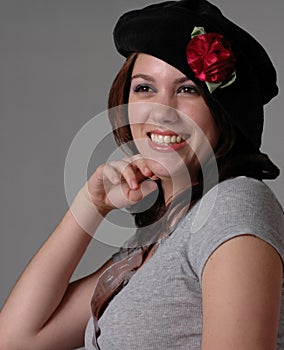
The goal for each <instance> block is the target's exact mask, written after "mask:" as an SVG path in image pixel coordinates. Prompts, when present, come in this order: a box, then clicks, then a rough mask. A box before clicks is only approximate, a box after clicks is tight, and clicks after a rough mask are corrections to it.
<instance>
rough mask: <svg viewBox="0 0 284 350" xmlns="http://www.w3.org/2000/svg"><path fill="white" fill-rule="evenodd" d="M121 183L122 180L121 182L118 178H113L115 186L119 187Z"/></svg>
mask: <svg viewBox="0 0 284 350" xmlns="http://www.w3.org/2000/svg"><path fill="white" fill-rule="evenodd" d="M119 181H120V180H119V178H118V177H113V178H112V182H113V184H114V185H118V184H119Z"/></svg>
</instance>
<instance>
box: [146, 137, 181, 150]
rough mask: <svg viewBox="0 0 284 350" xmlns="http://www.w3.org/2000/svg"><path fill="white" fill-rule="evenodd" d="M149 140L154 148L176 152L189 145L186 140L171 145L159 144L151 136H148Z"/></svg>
mask: <svg viewBox="0 0 284 350" xmlns="http://www.w3.org/2000/svg"><path fill="white" fill-rule="evenodd" d="M148 142H149V145H150V147H151V148H152V149H154V150H156V151H160V152H176V151H179V150H180V149H182V148H184V147H186V145H187V143H186V141H182V142H180V143H174V144H169V145H159V144H158V143H155V142H153V141H152V140H151V139H150V138H148Z"/></svg>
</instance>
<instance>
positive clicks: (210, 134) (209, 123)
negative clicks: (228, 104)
mask: <svg viewBox="0 0 284 350" xmlns="http://www.w3.org/2000/svg"><path fill="white" fill-rule="evenodd" d="M191 120H192V121H193V123H194V124H196V128H197V134H198V135H199V138H206V139H207V140H208V141H209V143H210V144H211V146H212V148H214V147H215V146H216V144H217V142H218V140H219V130H218V128H217V125H216V123H215V120H214V118H213V117H212V115H211V112H210V110H209V108H208V107H207V105H204V106H203V105H201V106H198V107H196V108H195V109H194V112H193V113H192V117H191Z"/></svg>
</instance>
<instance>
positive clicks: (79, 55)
mask: <svg viewBox="0 0 284 350" xmlns="http://www.w3.org/2000/svg"><path fill="white" fill-rule="evenodd" d="M212 1H213V0H212ZM149 2H155V1H153V0H152V1H146V0H113V1H111V0H99V1H95V0H80V1H79V0H1V1H0V99H1V103H0V116H1V128H0V135H1V136H0V162H1V163H0V165H1V172H0V178H1V236H0V306H1V305H2V304H3V302H4V300H5V299H6V297H7V295H8V293H9V290H10V289H11V287H12V285H13V284H14V283H15V282H16V280H17V278H18V277H19V275H20V273H21V272H22V271H23V268H24V267H25V265H26V264H27V263H28V262H29V260H30V259H31V257H32V256H33V255H34V254H35V252H36V251H37V249H38V248H39V247H40V245H41V244H42V243H43V242H44V241H45V240H46V239H47V237H48V236H49V235H50V233H51V232H52V231H53V230H54V228H55V227H56V225H57V224H58V223H59V221H60V219H61V217H62V216H63V215H64V213H65V211H66V210H67V208H68V204H67V201H66V197H65V191H64V164H65V159H66V155H67V152H68V149H69V146H70V144H71V142H72V140H73V138H74V136H75V135H76V133H77V132H78V131H79V130H80V128H81V127H82V126H84V124H85V123H86V122H88V121H89V120H90V119H91V118H92V117H93V116H94V115H96V114H98V113H100V112H102V111H104V110H105V109H106V101H107V91H108V89H109V87H110V84H111V82H112V79H113V78H114V76H115V74H116V72H117V70H118V69H119V67H120V66H121V64H122V62H123V59H122V58H121V57H120V56H119V55H118V54H117V53H116V51H115V50H114V46H113V42H112V29H113V26H114V24H115V22H116V20H117V18H118V16H119V15H121V14H122V13H123V12H124V11H126V10H128V9H132V8H135V7H140V6H145V5H146V4H149ZM156 2H159V1H156ZM214 2H215V3H216V5H219V6H220V7H221V8H222V9H223V12H224V13H225V14H227V16H229V17H231V18H233V19H234V20H235V21H236V22H237V23H239V24H240V25H242V26H243V27H245V28H247V30H248V31H250V32H251V33H252V34H254V35H255V36H256V37H257V38H258V39H259V40H260V41H261V42H262V43H263V44H264V46H265V47H266V48H267V50H268V51H269V52H270V54H271V57H272V59H273V61H274V63H275V65H276V67H277V70H278V75H279V85H280V88H282V91H284V86H283V85H284V72H283V70H284V63H283V62H284V54H283V34H282V33H283V8H284V2H283V1H280V0H272V1H267V0H259V1H257V2H256V1H255V0H239V1H235V0H215V1H214ZM173 30H174V28H173ZM240 103H241V101H240ZM283 105H284V102H283V99H282V97H281V95H280V97H278V98H276V99H275V100H274V102H273V103H272V104H270V105H269V106H268V107H267V108H266V122H265V131H264V138H263V146H262V150H263V151H264V152H265V153H269V154H270V155H271V158H272V159H273V160H274V161H275V163H276V164H278V165H279V167H280V168H281V169H283V168H284V155H283V153H284V142H283V131H284V118H283V112H282V111H283ZM268 184H269V185H270V186H271V188H272V189H273V191H274V192H275V193H276V195H277V196H278V198H279V200H280V202H281V203H282V205H283V204H284V186H283V185H284V180H283V175H281V176H280V177H279V178H278V179H277V181H275V182H273V183H272V182H268ZM104 229H105V230H106V231H108V234H109V231H110V230H113V232H111V233H112V234H113V235H115V234H116V232H115V229H109V228H107V227H106V228H104ZM115 250H116V248H115V247H112V246H110V245H108V244H105V243H102V242H101V241H97V240H94V241H93V243H92V244H91V246H90V247H89V249H88V251H87V253H86V256H85V257H84V259H83V261H82V262H81V264H80V265H79V267H78V269H77V270H76V272H75V275H74V278H77V277H79V276H82V275H84V274H87V273H90V272H92V271H93V270H94V269H95V268H96V267H98V266H99V265H100V264H101V263H102V262H103V261H104V260H105V259H106V258H108V257H109V255H110V254H112V252H114V251H115Z"/></svg>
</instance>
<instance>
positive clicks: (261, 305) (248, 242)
mask: <svg viewBox="0 0 284 350" xmlns="http://www.w3.org/2000/svg"><path fill="white" fill-rule="evenodd" d="M281 287H282V261H281V258H280V257H279V255H278V253H277V252H276V250H275V249H274V248H273V247H272V246H270V245H269V244H268V243H266V242H264V241H262V240H261V239H258V238H256V237H254V236H249V235H243V236H239V237H237V238H233V239H231V240H229V241H228V242H226V243H224V244H223V245H222V246H221V247H219V248H218V249H217V250H216V251H215V252H214V253H213V254H212V256H211V257H210V259H209V260H208V262H207V264H206V266H205V268H204V272H203V277H202V295H203V337H202V350H239V349H242V350H267V349H269V350H273V349H276V339H277V332H278V322H279V313H280V303H281Z"/></svg>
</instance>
